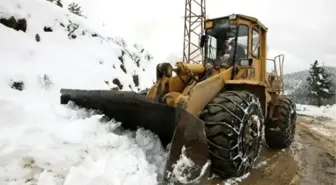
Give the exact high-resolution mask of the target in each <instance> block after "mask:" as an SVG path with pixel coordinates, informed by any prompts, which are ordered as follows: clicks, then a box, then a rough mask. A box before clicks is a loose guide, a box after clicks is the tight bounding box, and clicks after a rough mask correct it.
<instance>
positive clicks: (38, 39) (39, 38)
mask: <svg viewBox="0 0 336 185" xmlns="http://www.w3.org/2000/svg"><path fill="white" fill-rule="evenodd" d="M35 40H36V41H37V42H40V41H41V37H40V35H39V34H36V35H35Z"/></svg>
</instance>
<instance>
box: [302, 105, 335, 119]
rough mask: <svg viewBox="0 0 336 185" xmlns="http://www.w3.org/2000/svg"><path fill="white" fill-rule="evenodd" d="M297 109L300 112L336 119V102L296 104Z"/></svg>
mask: <svg viewBox="0 0 336 185" xmlns="http://www.w3.org/2000/svg"><path fill="white" fill-rule="evenodd" d="M296 111H297V113H298V114H303V115H308V116H313V117H327V118H332V119H334V120H336V104H334V105H331V106H330V105H327V106H321V107H317V106H313V105H301V104H296Z"/></svg>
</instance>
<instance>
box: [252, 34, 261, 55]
mask: <svg viewBox="0 0 336 185" xmlns="http://www.w3.org/2000/svg"><path fill="white" fill-rule="evenodd" d="M252 56H254V57H256V58H259V57H260V36H259V30H258V29H256V28H253V29H252Z"/></svg>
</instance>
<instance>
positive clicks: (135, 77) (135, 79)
mask: <svg viewBox="0 0 336 185" xmlns="http://www.w3.org/2000/svg"><path fill="white" fill-rule="evenodd" d="M133 82H134V85H135V87H138V86H139V75H133Z"/></svg>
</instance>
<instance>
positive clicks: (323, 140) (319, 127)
mask: <svg viewBox="0 0 336 185" xmlns="http://www.w3.org/2000/svg"><path fill="white" fill-rule="evenodd" d="M335 129H336V123H335V121H330V120H325V119H321V120H317V119H314V118H310V117H306V116H299V117H298V120H297V129H296V136H295V141H294V142H293V144H292V145H291V147H290V148H288V149H286V150H271V149H268V148H264V149H263V151H262V153H261V156H260V158H259V160H258V163H257V165H256V166H255V167H254V169H253V170H252V171H251V173H250V174H248V175H247V177H243V178H237V179H229V180H226V181H222V180H219V179H216V178H213V179H212V180H211V184H213V185H215V184H218V185H336V176H335V174H336V157H335V153H336V139H335V138H336V130H335Z"/></svg>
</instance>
